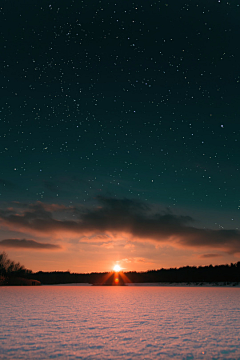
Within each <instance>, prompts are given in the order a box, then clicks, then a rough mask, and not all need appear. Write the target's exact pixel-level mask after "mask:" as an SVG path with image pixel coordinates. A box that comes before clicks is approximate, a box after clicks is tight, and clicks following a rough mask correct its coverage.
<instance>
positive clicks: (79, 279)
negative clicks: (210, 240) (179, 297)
mask: <svg viewBox="0 0 240 360" xmlns="http://www.w3.org/2000/svg"><path fill="white" fill-rule="evenodd" d="M113 274H114V273H113V272H111V273H107V272H104V273H88V274H77V273H70V272H69V271H67V272H60V271H54V272H43V271H39V272H37V273H35V274H33V275H34V278H35V279H36V280H39V281H40V282H41V283H42V284H66V283H89V284H100V283H102V282H103V279H104V278H106V277H107V276H108V277H109V279H111V277H113ZM121 274H122V275H123V274H124V282H129V283H155V282H160V283H164V282H169V283H182V282H187V283H190V282H194V283H204V282H210V283H213V282H234V283H238V282H240V262H237V263H234V264H233V263H232V264H231V265H216V266H213V265H209V266H199V267H195V266H184V267H181V268H178V269H177V268H171V269H160V270H149V271H145V272H136V271H129V272H124V273H121V272H120V273H119V279H121V278H122V277H123V276H122V275H121ZM109 281H110V280H109Z"/></svg>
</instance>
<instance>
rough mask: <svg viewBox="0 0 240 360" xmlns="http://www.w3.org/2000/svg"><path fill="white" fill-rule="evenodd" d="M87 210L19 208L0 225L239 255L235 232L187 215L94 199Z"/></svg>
mask: <svg viewBox="0 0 240 360" xmlns="http://www.w3.org/2000/svg"><path fill="white" fill-rule="evenodd" d="M97 200H98V206H95V207H93V208H91V209H88V208H75V207H66V206H59V205H55V204H52V205H51V204H43V203H41V202H38V203H36V204H33V205H29V206H27V207H26V206H25V207H23V208H22V209H20V208H19V206H18V209H16V210H15V209H13V208H10V209H5V210H0V224H1V225H2V226H8V227H11V228H14V229H17V230H18V231H23V230H27V231H29V232H32V233H40V234H41V233H45V234H48V235H51V234H63V233H65V234H68V235H69V236H71V234H72V235H75V236H76V235H79V237H80V236H82V235H94V234H97V233H98V234H99V233H102V234H104V233H109V232H112V233H125V234H126V233H127V234H129V236H130V237H131V240H140V241H154V242H157V243H165V244H168V245H172V246H175V247H187V248H193V249H218V250H220V251H224V252H226V253H229V254H235V253H238V252H240V232H239V231H238V230H234V229H233V230H224V229H221V230H212V229H202V228H197V227H194V226H193V224H194V219H193V218H192V217H191V216H178V215H174V214H172V213H161V212H157V211H156V210H154V208H153V207H151V206H149V205H146V204H145V203H143V202H140V201H137V200H131V199H115V198H106V197H98V198H97Z"/></svg>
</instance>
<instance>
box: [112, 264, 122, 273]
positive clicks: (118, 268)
mask: <svg viewBox="0 0 240 360" xmlns="http://www.w3.org/2000/svg"><path fill="white" fill-rule="evenodd" d="M113 270H114V271H115V272H119V271H121V270H122V268H121V266H119V265H118V264H116V265H115V266H114V268H113Z"/></svg>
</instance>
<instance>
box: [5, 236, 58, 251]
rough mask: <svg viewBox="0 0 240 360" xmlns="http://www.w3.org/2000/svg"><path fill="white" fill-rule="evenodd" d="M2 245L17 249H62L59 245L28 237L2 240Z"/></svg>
mask: <svg viewBox="0 0 240 360" xmlns="http://www.w3.org/2000/svg"><path fill="white" fill-rule="evenodd" d="M0 247H5V248H16V249H36V250H56V249H60V246H59V245H54V244H46V243H45V244H44V243H40V242H37V241H35V240H26V239H22V240H20V239H5V240H1V241H0Z"/></svg>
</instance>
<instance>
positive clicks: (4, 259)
mask: <svg viewBox="0 0 240 360" xmlns="http://www.w3.org/2000/svg"><path fill="white" fill-rule="evenodd" d="M30 273H32V271H31V270H27V269H25V267H24V266H23V265H21V264H20V263H19V262H17V263H15V262H14V261H12V260H10V259H9V258H8V256H7V254H6V253H5V251H4V252H2V253H0V284H3V283H4V282H5V281H6V280H7V279H8V278H9V277H16V276H24V275H26V274H30Z"/></svg>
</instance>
